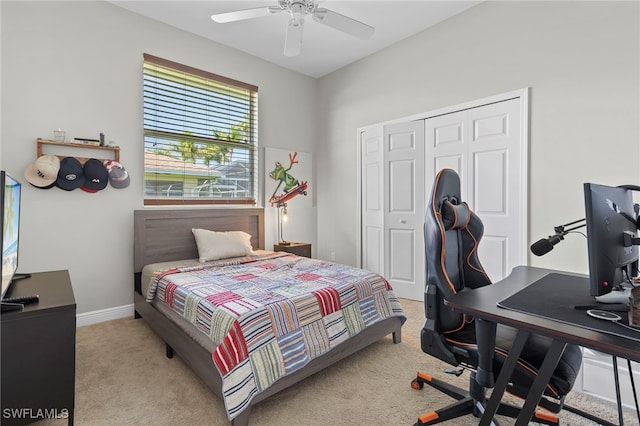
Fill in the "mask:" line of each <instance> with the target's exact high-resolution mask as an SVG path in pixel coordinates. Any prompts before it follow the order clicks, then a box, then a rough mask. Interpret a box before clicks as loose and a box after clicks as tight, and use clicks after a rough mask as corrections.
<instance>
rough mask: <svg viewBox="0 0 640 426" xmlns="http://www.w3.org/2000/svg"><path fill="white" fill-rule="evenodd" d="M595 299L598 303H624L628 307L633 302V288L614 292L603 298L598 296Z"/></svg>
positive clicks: (624, 288) (623, 288) (604, 295)
mask: <svg viewBox="0 0 640 426" xmlns="http://www.w3.org/2000/svg"><path fill="white" fill-rule="evenodd" d="M595 299H596V301H597V302H598V303H623V304H627V305H628V304H629V301H630V300H631V287H622V288H620V289H617V290H612V291H611V292H609V293H607V294H603V295H602V296H596V297H595Z"/></svg>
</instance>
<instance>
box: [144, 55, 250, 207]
mask: <svg viewBox="0 0 640 426" xmlns="http://www.w3.org/2000/svg"><path fill="white" fill-rule="evenodd" d="M143 89H144V113H143V119H144V190H145V197H144V198H145V204H216V203H225V204H255V203H256V193H257V175H258V174H257V167H258V166H257V164H258V158H257V156H258V149H257V148H258V138H257V135H258V129H257V122H258V120H257V117H258V88H257V87H255V86H252V85H250V84H246V83H243V82H239V81H235V80H232V79H229V78H226V77H221V76H218V75H215V74H211V73H208V72H206V71H202V70H198V69H195V68H191V67H188V66H185V65H182V64H178V63H175V62H171V61H168V60H166V59H162V58H158V57H155V56H151V55H147V54H145V55H144V82H143Z"/></svg>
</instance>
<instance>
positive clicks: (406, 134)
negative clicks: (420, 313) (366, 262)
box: [383, 120, 425, 300]
mask: <svg viewBox="0 0 640 426" xmlns="http://www.w3.org/2000/svg"><path fill="white" fill-rule="evenodd" d="M424 153H425V142H424V121H423V120H419V121H411V122H407V123H400V124H393V125H387V126H384V144H383V163H384V187H383V193H384V234H383V236H384V243H383V244H384V253H385V256H384V270H385V276H386V278H387V279H388V280H389V282H390V283H391V286H392V287H393V289H394V291H395V292H396V294H397V295H398V296H399V297H404V298H408V299H414V300H421V299H422V298H423V297H424V296H423V295H424V274H425V269H424V236H423V235H422V227H423V223H424V206H425V186H424V182H425V178H424V161H425V156H424V155H425V154H424Z"/></svg>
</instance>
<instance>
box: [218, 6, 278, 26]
mask: <svg viewBox="0 0 640 426" xmlns="http://www.w3.org/2000/svg"><path fill="white" fill-rule="evenodd" d="M282 10H283V9H281V8H279V7H272V6H270V7H257V8H254V9H245V10H236V11H234V12H226V13H216V14H215V15H211V19H213V20H214V21H215V22H217V23H219V24H225V23H227V22H234V21H243V20H245V19H253V18H261V17H263V16H269V15H271V14H274V13H278V12H282Z"/></svg>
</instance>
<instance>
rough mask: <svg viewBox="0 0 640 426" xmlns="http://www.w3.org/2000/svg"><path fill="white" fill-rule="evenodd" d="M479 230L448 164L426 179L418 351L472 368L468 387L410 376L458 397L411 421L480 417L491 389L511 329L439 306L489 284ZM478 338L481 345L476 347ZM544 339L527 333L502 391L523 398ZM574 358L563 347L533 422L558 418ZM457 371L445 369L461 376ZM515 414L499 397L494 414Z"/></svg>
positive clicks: (577, 358)
mask: <svg viewBox="0 0 640 426" xmlns="http://www.w3.org/2000/svg"><path fill="white" fill-rule="evenodd" d="M483 231H484V227H483V225H482V222H481V221H480V218H479V217H478V216H476V215H475V213H473V212H472V211H471V210H470V209H469V207H468V206H467V204H466V203H464V202H462V200H461V197H460V178H459V176H458V174H457V173H456V172H455V171H454V170H451V169H443V170H441V171H440V172H439V173H438V175H437V176H436V178H435V181H434V184H433V189H432V192H431V199H430V201H429V205H428V208H427V212H426V217H425V224H424V238H425V253H426V268H427V280H426V281H427V282H426V288H425V305H424V306H425V315H426V318H427V320H426V322H425V325H424V327H423V328H422V333H421V346H422V351H423V352H425V353H427V354H429V355H432V356H435V357H437V358H439V359H441V360H443V361H445V362H447V363H449V364H451V365H453V366H462V367H464V368H469V369H470V370H471V371H472V372H471V375H470V376H471V377H470V380H469V390H468V391H466V390H463V389H460V388H458V387H455V386H452V385H450V384H448V383H446V382H444V381H441V380H438V379H435V378H433V377H431V376H430V375H428V374H425V373H421V372H419V373H418V375H417V377H416V379H414V380H413V381H412V386H413V387H414V388H415V389H422V387H423V385H424V384H428V385H429V386H432V387H434V388H436V389H438V390H440V391H442V392H444V393H446V394H447V395H449V396H451V397H453V398H455V399H456V400H458V401H457V402H455V403H453V404H451V405H449V406H447V407H445V408H442V409H439V410H436V411H431V412H427V413H425V414H424V415H422V416H420V417H419V419H418V422H417V423H416V425H428V424H435V423H440V422H442V421H445V420H449V419H453V418H456V417H460V416H463V415H467V414H473V415H474V416H476V417H480V416H481V415H482V413H483V412H484V406H485V405H486V402H487V398H486V389H487V388H491V387H493V385H494V381H495V379H497V376H498V374H499V372H500V369H501V366H502V364H503V363H504V361H505V359H506V357H507V355H508V353H509V349H510V348H511V345H512V343H513V340H514V339H515V335H516V330H515V329H513V328H510V327H506V326H502V325H497V326H496V325H495V324H493V323H490V322H487V321H483V320H479V319H474V318H469V317H467V316H465V315H462V314H460V313H458V312H456V311H454V310H452V309H451V308H448V307H447V306H445V304H444V300H445V299H446V298H447V297H448V296H450V295H453V294H456V293H459V292H461V291H473V290H472V289H474V288H478V287H482V286H485V285H489V284H491V280H490V279H489V277H488V276H487V274H486V273H485V271H484V269H483V268H482V265H481V264H480V261H479V260H478V254H477V248H478V243H479V242H480V238H481V237H482V234H483ZM494 341H495V345H494V343H493V342H494ZM481 342H486V343H485V344H484V345H482V344H480V345H478V343H481ZM550 344H551V340H550V339H547V338H545V337H541V336H532V337H530V338H529V340H528V342H527V344H526V346H525V348H524V350H523V351H522V355H521V357H520V359H519V361H518V365H517V367H516V369H515V371H514V373H513V376H512V377H511V380H510V384H509V386H508V387H507V392H509V393H511V394H513V395H515V396H518V397H520V398H526V396H527V392H528V389H529V388H530V387H531V385H532V383H533V380H534V379H535V377H536V372H537V371H538V368H539V367H540V365H541V364H542V361H543V359H544V356H545V354H546V352H547V350H548V349H549V346H550ZM479 347H480V348H482V349H483V353H480V351H479ZM581 363H582V352H581V351H580V348H579V347H577V346H572V345H567V347H566V349H565V351H564V353H563V355H562V358H561V360H560V362H559V363H558V365H557V367H556V369H555V372H554V374H553V377H552V378H551V380H550V382H549V383H548V385H547V386H546V389H545V392H544V396H543V398H542V399H541V400H540V403H539V406H540V407H544V408H545V409H547V410H548V411H547V412H542V411H540V410H537V411H536V413H535V414H534V418H533V419H532V420H533V421H536V422H539V423H543V424H549V425H554V424H558V418H557V416H556V415H554V414H553V413H557V412H559V411H560V410H561V409H562V407H563V404H564V397H565V395H566V394H567V393H568V392H569V391H570V390H571V388H572V387H573V383H574V382H575V379H576V376H577V374H578V371H579V369H580V365H581ZM462 371H463V370H462V369H460V370H457V371H456V370H454V371H451V370H449V371H448V372H453V373H455V374H456V375H460V374H461V373H462ZM549 411H550V412H549ZM518 413H519V409H518V407H515V406H511V405H508V404H506V403H504V402H502V403H501V405H500V407H499V408H498V411H497V414H500V415H505V416H509V417H517V415H518Z"/></svg>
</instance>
